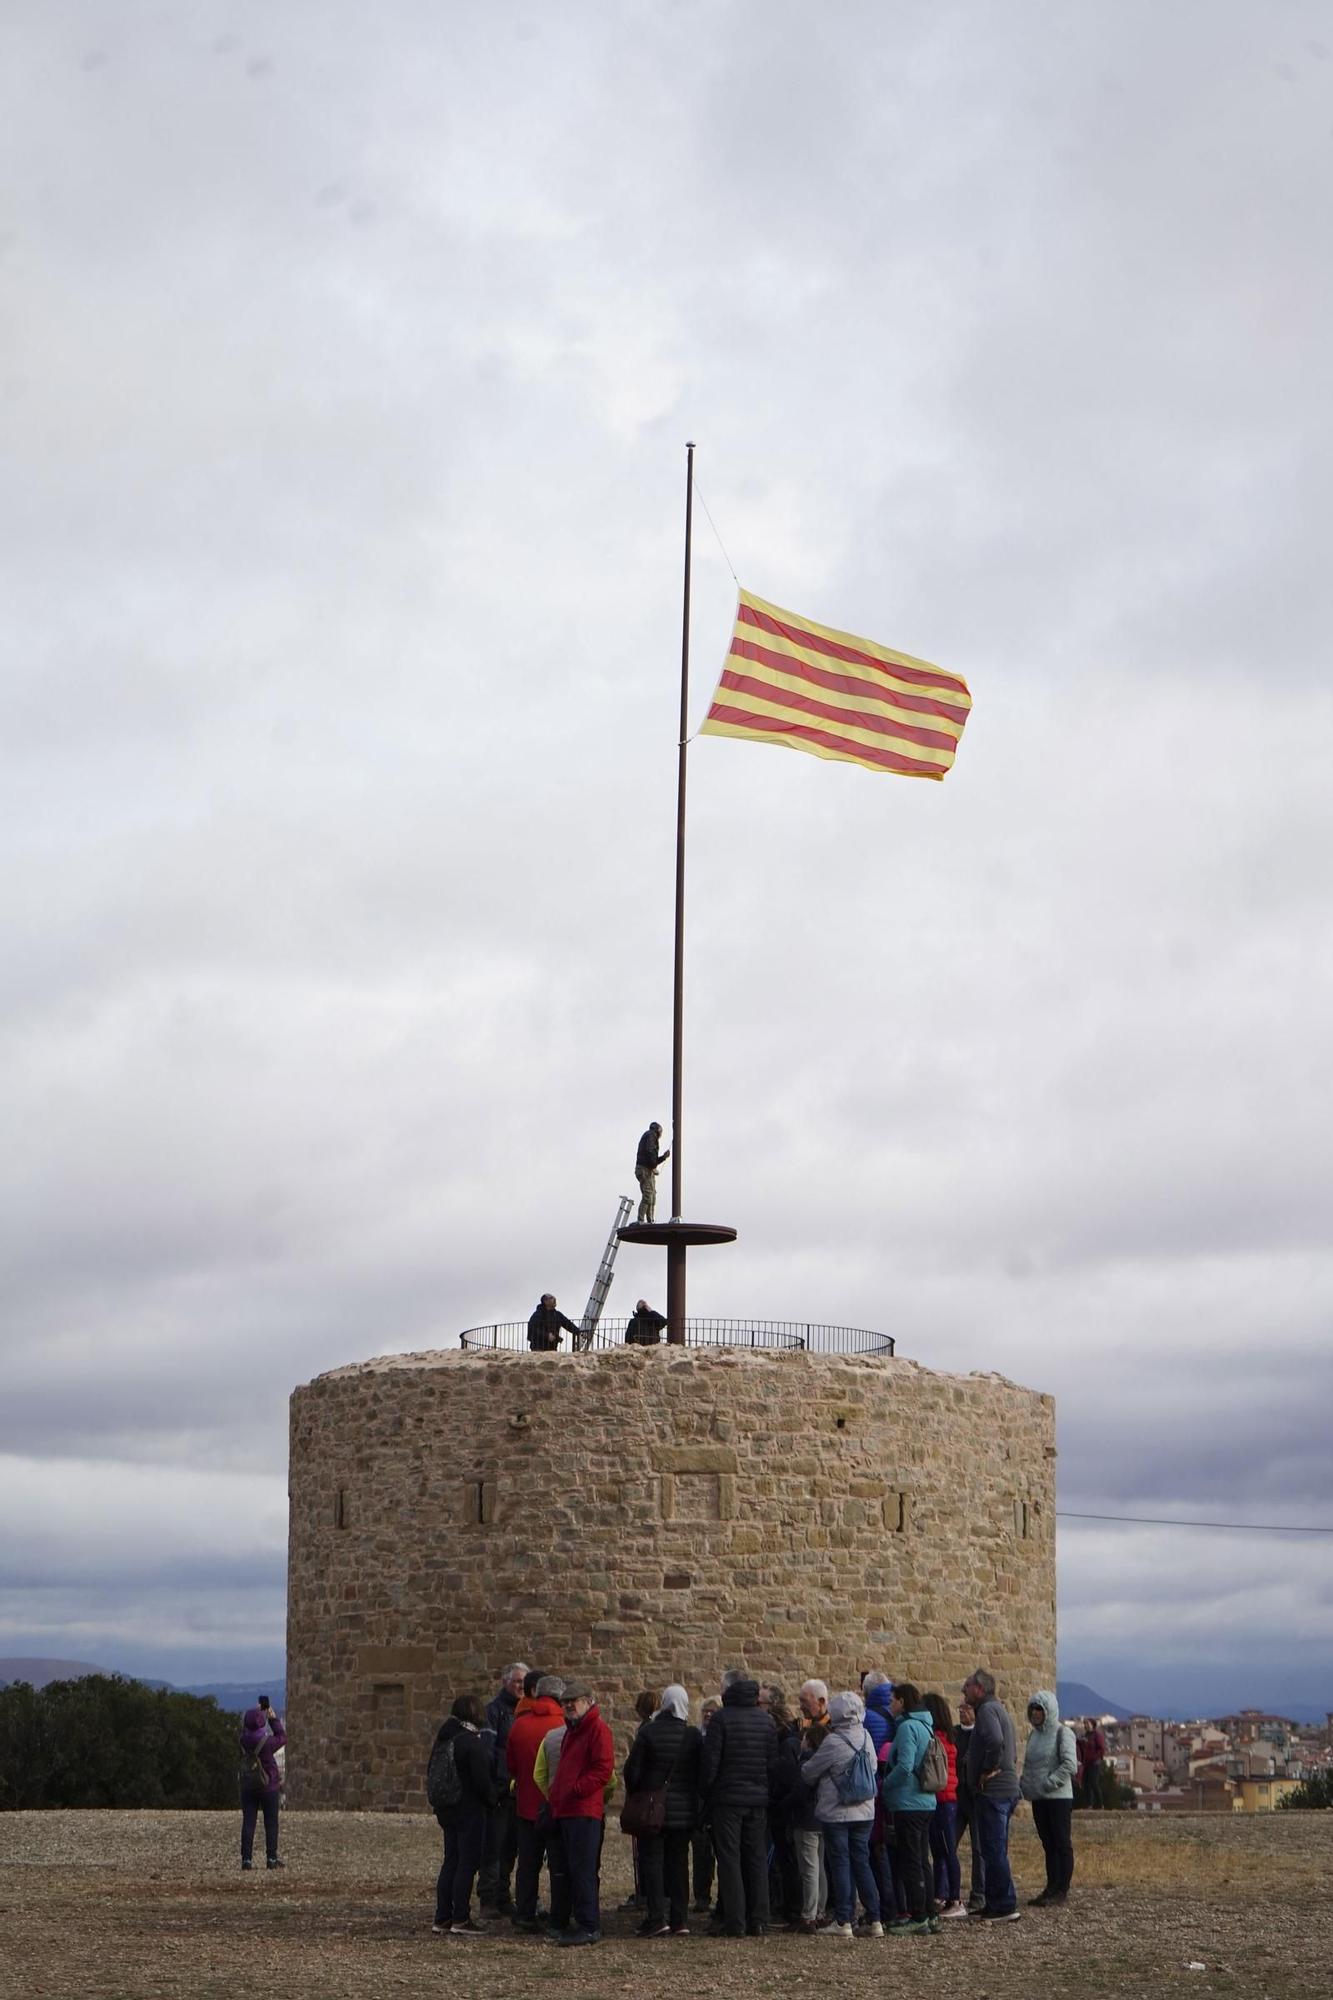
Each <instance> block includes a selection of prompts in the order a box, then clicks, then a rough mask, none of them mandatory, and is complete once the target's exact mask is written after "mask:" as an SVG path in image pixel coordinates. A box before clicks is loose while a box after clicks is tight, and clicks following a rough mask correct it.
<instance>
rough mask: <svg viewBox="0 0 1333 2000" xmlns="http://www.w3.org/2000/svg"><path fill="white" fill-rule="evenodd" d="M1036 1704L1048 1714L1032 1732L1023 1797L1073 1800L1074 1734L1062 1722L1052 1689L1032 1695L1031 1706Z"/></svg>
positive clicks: (1025, 1762)
mask: <svg viewBox="0 0 1333 2000" xmlns="http://www.w3.org/2000/svg"><path fill="white" fill-rule="evenodd" d="M1034 1702H1036V1703H1037V1704H1038V1705H1039V1706H1040V1707H1041V1709H1042V1710H1043V1711H1044V1715H1045V1719H1044V1721H1043V1722H1042V1725H1041V1727H1040V1729H1034V1730H1033V1731H1032V1732H1031V1734H1030V1735H1029V1737H1028V1740H1027V1748H1026V1749H1025V1750H1024V1752H1023V1776H1022V1779H1021V1784H1022V1790H1023V1797H1024V1798H1025V1799H1072V1798H1073V1796H1074V1773H1075V1771H1076V1770H1077V1769H1078V1745H1077V1743H1076V1742H1075V1740H1074V1732H1073V1730H1072V1729H1071V1728H1070V1727H1069V1725H1068V1723H1067V1722H1061V1720H1060V1704H1059V1702H1058V1701H1057V1700H1056V1698H1055V1696H1054V1695H1053V1694H1052V1693H1051V1690H1050V1689H1049V1688H1038V1689H1037V1692H1036V1693H1035V1694H1033V1695H1029V1697H1028V1707H1029V1708H1031V1707H1032V1704H1033V1703H1034Z"/></svg>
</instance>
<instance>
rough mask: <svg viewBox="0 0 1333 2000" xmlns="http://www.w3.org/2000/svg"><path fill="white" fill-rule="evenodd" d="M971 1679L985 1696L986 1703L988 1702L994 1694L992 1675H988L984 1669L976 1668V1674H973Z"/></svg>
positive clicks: (993, 1677)
mask: <svg viewBox="0 0 1333 2000" xmlns="http://www.w3.org/2000/svg"><path fill="white" fill-rule="evenodd" d="M972 1678H973V1680H974V1681H975V1682H976V1684H977V1686H978V1687H979V1688H980V1689H981V1692H982V1693H983V1694H984V1695H985V1697H986V1699H987V1701H989V1700H990V1698H991V1696H992V1695H993V1694H994V1692H995V1676H994V1674H988V1673H987V1672H986V1669H985V1668H984V1667H978V1668H977V1670H976V1672H975V1673H974V1674H973V1676H972Z"/></svg>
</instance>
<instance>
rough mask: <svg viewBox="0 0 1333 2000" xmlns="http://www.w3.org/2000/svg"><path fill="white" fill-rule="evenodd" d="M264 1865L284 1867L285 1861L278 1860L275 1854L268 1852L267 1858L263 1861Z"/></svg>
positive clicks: (267, 1866)
mask: <svg viewBox="0 0 1333 2000" xmlns="http://www.w3.org/2000/svg"><path fill="white" fill-rule="evenodd" d="M264 1866H265V1867H266V1868H285V1867H286V1866H287V1863H286V1862H285V1861H279V1859H278V1857H277V1855H276V1854H270V1855H269V1857H268V1860H267V1861H266V1862H265V1863H264Z"/></svg>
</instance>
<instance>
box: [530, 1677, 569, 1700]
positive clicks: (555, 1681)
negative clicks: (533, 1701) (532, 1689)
mask: <svg viewBox="0 0 1333 2000" xmlns="http://www.w3.org/2000/svg"><path fill="white" fill-rule="evenodd" d="M564 1691H565V1684H564V1682H563V1681H562V1680H561V1678H560V1676H559V1674H543V1675H542V1677H541V1679H540V1680H539V1681H538V1683H537V1693H538V1694H539V1695H549V1696H550V1698H551V1700H552V1701H559V1699H560V1697H561V1695H562V1694H563V1693H564Z"/></svg>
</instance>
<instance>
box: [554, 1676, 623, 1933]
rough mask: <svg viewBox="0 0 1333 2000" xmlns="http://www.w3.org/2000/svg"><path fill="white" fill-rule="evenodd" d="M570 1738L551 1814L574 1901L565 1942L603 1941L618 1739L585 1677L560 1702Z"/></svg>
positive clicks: (570, 1683) (563, 1748) (569, 1686)
mask: <svg viewBox="0 0 1333 2000" xmlns="http://www.w3.org/2000/svg"><path fill="white" fill-rule="evenodd" d="M560 1706H561V1708H562V1709H563V1710H564V1713H565V1740H564V1743H563V1744H562V1745H561V1749H560V1762H559V1765H558V1766H557V1768H556V1774H555V1777H554V1778H553V1780H552V1781H551V1800H550V1805H551V1818H552V1819H553V1821H554V1822H555V1831H556V1834H557V1835H558V1837H559V1840H560V1844H561V1847H562V1848H563V1850H564V1858H565V1867H566V1869H567V1870H568V1871H569V1886H570V1893H571V1897H572V1900H573V1905H574V1929H573V1930H572V1931H566V1932H565V1934H564V1936H563V1937H562V1938H561V1940H560V1942H561V1944H600V1943H601V1941H602V1915H601V1909H600V1907H599V1903H598V1886H599V1885H598V1880H597V1873H598V1863H599V1860H600V1857H601V1847H602V1818H603V1814H604V1813H605V1810H606V1806H605V1800H604V1796H603V1795H604V1793H605V1791H606V1787H607V1785H608V1784H609V1782H610V1779H611V1774H612V1772H613V1771H614V1770H615V1762H616V1753H615V1745H614V1743H613V1742H612V1740H611V1731H610V1730H609V1729H608V1728H607V1726H606V1724H605V1723H604V1722H603V1720H602V1718H601V1714H600V1713H599V1711H598V1707H597V1701H596V1697H595V1696H594V1694H593V1691H592V1689H591V1688H590V1687H588V1686H587V1684H586V1683H585V1682H583V1681H566V1683H565V1692H564V1695H563V1697H562V1699H561V1703H560Z"/></svg>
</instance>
